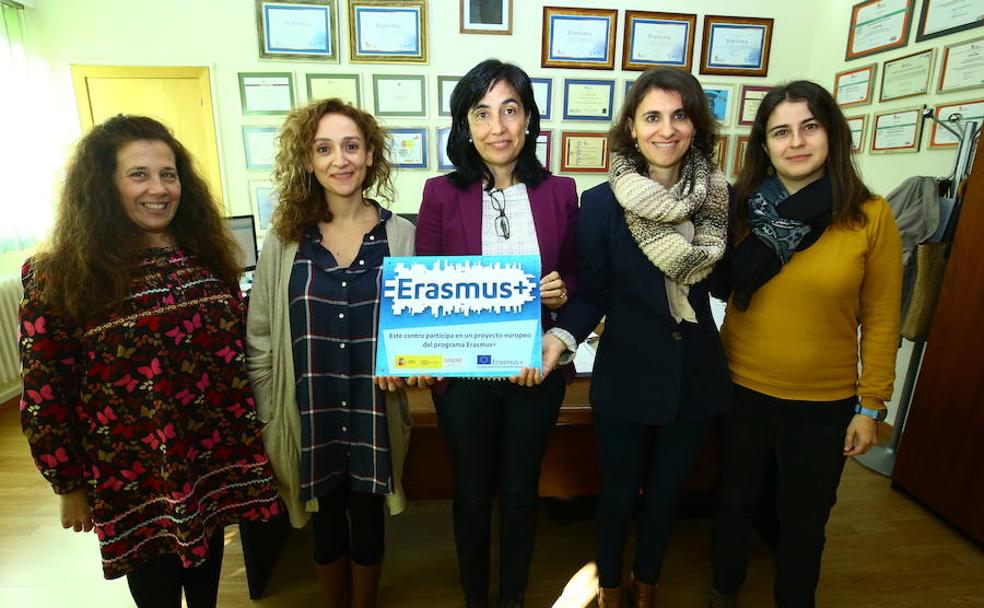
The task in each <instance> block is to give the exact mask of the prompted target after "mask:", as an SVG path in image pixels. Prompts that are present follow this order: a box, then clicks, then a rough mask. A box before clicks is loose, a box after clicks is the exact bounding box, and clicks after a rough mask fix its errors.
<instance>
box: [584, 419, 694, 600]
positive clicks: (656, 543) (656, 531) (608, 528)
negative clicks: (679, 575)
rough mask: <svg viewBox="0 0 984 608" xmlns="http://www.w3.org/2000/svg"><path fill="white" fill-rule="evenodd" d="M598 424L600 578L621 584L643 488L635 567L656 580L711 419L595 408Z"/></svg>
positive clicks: (611, 584)
mask: <svg viewBox="0 0 984 608" xmlns="http://www.w3.org/2000/svg"><path fill="white" fill-rule="evenodd" d="M594 424H595V432H596V433H597V436H598V455H599V458H600V460H601V496H600V497H599V500H598V579H599V584H600V585H601V586H602V587H618V586H619V584H620V583H621V580H622V560H623V554H624V553H625V542H626V539H627V538H628V535H629V526H630V525H631V523H632V517H633V515H635V513H636V504H637V500H638V498H639V488H642V510H641V512H640V513H639V524H638V529H637V531H636V534H637V537H636V559H635V565H634V566H633V571H634V573H635V577H636V579H637V580H638V581H640V582H643V583H647V584H656V583H657V582H659V573H660V570H661V569H662V566H663V554H664V553H665V552H666V546H667V545H668V544H669V541H670V532H671V530H672V528H673V523H674V521H675V520H676V499H677V495H678V494H679V491H680V485H681V484H682V483H683V482H684V481H685V480H686V479H687V476H688V475H689V474H690V471H691V470H692V468H693V463H694V459H695V457H696V455H697V452H698V450H699V449H700V446H701V444H702V443H703V439H704V428H705V426H706V423H705V422H704V421H702V420H700V421H686V420H675V421H673V422H670V423H668V424H664V425H660V426H650V425H646V424H640V423H638V422H632V421H630V420H623V419H621V418H613V417H611V416H606V415H604V414H599V413H597V412H595V414H594Z"/></svg>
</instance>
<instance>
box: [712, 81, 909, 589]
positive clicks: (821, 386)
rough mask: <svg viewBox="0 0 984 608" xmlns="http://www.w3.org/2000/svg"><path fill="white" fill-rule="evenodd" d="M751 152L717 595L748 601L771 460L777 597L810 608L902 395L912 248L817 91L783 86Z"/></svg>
mask: <svg viewBox="0 0 984 608" xmlns="http://www.w3.org/2000/svg"><path fill="white" fill-rule="evenodd" d="M747 150H748V152H747V155H746V157H745V163H744V166H743V168H742V171H741V175H740V176H739V178H738V183H737V185H736V197H735V200H736V201H737V203H736V208H735V213H734V218H733V223H734V232H733V234H734V235H735V239H734V243H735V245H734V248H733V251H732V252H731V255H730V256H729V257H728V263H727V267H726V268H727V274H728V275H729V278H730V288H731V297H730V299H729V301H728V309H727V313H726V316H725V321H724V327H723V328H722V331H721V339H722V342H723V345H724V348H725V353H726V355H727V357H728V363H729V367H730V369H731V376H732V380H733V382H734V384H735V396H736V407H735V409H734V410H732V411H730V412H728V413H726V414H725V415H724V416H723V418H722V429H723V430H722V434H721V446H720V448H721V461H722V468H723V470H722V482H721V488H720V493H719V498H718V504H717V506H716V508H715V514H714V525H713V533H712V565H713V574H714V589H713V592H712V598H711V602H710V605H711V606H712V607H715V608H718V607H729V606H736V605H737V603H736V597H737V594H738V591H739V589H740V587H741V585H742V583H743V581H744V578H745V570H746V566H747V563H748V547H749V540H750V537H751V532H752V514H753V511H754V509H755V504H756V501H757V499H758V496H759V493H760V490H761V487H762V480H763V477H764V474H765V471H766V468H767V467H768V465H769V462H770V460H771V459H772V458H773V456H774V457H775V458H776V461H777V462H778V487H777V492H778V516H779V538H778V545H777V547H776V571H775V585H774V596H775V601H776V605H777V606H779V607H780V608H784V607H795V608H809V607H812V606H814V603H815V600H814V596H815V593H816V587H817V581H818V580H819V577H820V560H821V555H822V553H823V545H824V527H825V526H826V523H827V518H828V516H829V514H830V509H831V508H832V507H833V506H834V503H835V502H836V500H837V485H838V483H839V481H840V476H841V471H842V470H843V467H844V461H845V458H846V457H847V456H856V455H858V454H863V453H864V452H866V451H867V450H868V449H869V448H870V447H871V445H872V444H874V442H875V440H876V435H877V424H878V421H880V420H882V419H884V417H885V401H887V400H888V399H890V398H891V394H892V384H893V381H894V378H895V352H896V346H897V343H898V333H899V308H900V290H901V255H902V254H901V244H900V239H899V234H898V230H897V229H896V227H895V222H894V220H893V218H892V213H891V210H890V209H889V207H888V204H887V203H886V202H885V200H884V199H882V198H881V197H878V196H875V195H873V194H872V193H871V192H870V191H869V190H868V188H867V187H866V186H865V185H864V183H863V182H862V181H861V178H860V177H859V176H858V173H857V170H856V168H855V166H854V164H853V160H852V157H851V132H850V129H849V128H848V125H847V121H846V120H845V119H844V116H843V114H841V111H840V109H839V108H838V107H837V102H836V101H834V99H833V98H832V97H831V95H830V93H828V92H827V91H826V90H824V89H823V88H822V87H820V86H818V85H816V84H814V83H812V82H806V81H798V82H793V83H790V84H787V85H783V86H779V87H776V88H774V89H772V91H770V92H769V93H768V94H767V95H766V96H765V98H764V99H763V100H762V105H761V106H760V108H759V110H758V113H757V115H756V117H755V123H754V124H753V125H752V132H751V135H750V138H749V142H748V148H747ZM859 329H860V332H859ZM859 336H860V346H859ZM859 356H860V359H859ZM859 362H860V364H861V365H860V373H859Z"/></svg>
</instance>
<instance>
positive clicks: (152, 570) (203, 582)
mask: <svg viewBox="0 0 984 608" xmlns="http://www.w3.org/2000/svg"><path fill="white" fill-rule="evenodd" d="M222 532H223V531H222V530H218V531H216V532H215V533H214V534H212V537H211V538H210V539H209V541H208V559H206V560H205V561H204V562H203V563H201V564H199V565H198V566H196V567H194V568H185V567H183V566H182V565H181V560H180V559H178V557H177V556H176V555H173V554H167V555H158V556H156V557H154V558H152V559H151V560H149V561H147V562H144V563H142V564H140V565H139V566H137V567H136V568H134V569H133V570H131V571H130V572H128V573H127V575H126V583H127V585H128V586H129V587H130V595H131V596H133V601H134V602H135V603H136V604H137V608H180V606H181V591H182V589H183V590H184V596H185V600H186V602H187V604H188V608H215V603H216V600H217V599H218V595H219V574H220V573H221V571H222V555H223V553H224V552H225V544H224V539H223V535H222Z"/></svg>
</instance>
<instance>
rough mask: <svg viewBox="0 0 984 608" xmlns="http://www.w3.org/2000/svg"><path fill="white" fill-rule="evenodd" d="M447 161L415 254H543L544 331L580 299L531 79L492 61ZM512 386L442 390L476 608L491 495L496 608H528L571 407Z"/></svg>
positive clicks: (546, 391)
mask: <svg viewBox="0 0 984 608" xmlns="http://www.w3.org/2000/svg"><path fill="white" fill-rule="evenodd" d="M451 116H452V125H451V133H450V135H449V137H448V150H447V151H448V157H449V158H450V159H451V162H452V163H454V166H455V169H456V171H455V172H453V173H451V174H450V175H445V176H442V177H436V178H432V179H429V180H428V181H427V183H426V184H425V186H424V196H423V202H422V203H421V205H420V213H419V214H418V216H417V245H416V249H417V255H520V254H526V255H539V256H540V259H541V267H542V269H543V273H544V276H543V278H542V279H541V281H540V294H541V301H542V303H543V308H544V310H543V318H544V326H545V327H550V326H551V325H552V322H553V318H554V316H553V315H554V314H555V313H554V312H553V311H556V310H557V309H559V308H561V307H562V306H563V305H564V304H565V303H566V302H567V299H568V295H569V293H570V292H573V288H574V282H575V280H576V279H575V272H576V269H577V263H576V259H575V250H574V240H573V237H574V224H575V218H576V215H577V193H576V191H575V188H574V180H572V179H570V178H567V177H557V176H555V175H551V174H550V173H549V172H547V171H546V170H545V169H544V168H543V167H542V165H541V164H540V162H539V160H537V158H536V152H535V151H536V138H537V135H539V133H540V112H539V110H538V109H537V106H536V101H535V100H534V98H533V87H532V85H531V84H530V78H529V76H527V74H526V73H525V72H524V71H523V70H521V69H520V68H518V67H516V66H514V65H511V64H505V63H502V62H500V61H497V60H494V59H489V60H486V61H483V62H482V63H480V64H478V65H477V66H475V67H474V68H472V69H471V70H470V71H469V72H468V73H467V74H466V75H465V76H464V77H463V78H462V79H461V80H460V81H459V82H458V84H457V86H456V87H455V89H454V92H453V93H452V94H451ZM526 371H527V372H529V373H524V374H523V375H522V376H520V377H517V378H513V379H512V382H506V381H496V380H493V379H461V378H454V379H450V380H448V381H441V382H439V383H438V384H437V385H435V386H434V387H433V389H432V390H433V395H434V404H435V406H436V408H437V416H438V422H439V424H440V427H441V430H442V432H443V433H444V436H445V438H446V439H447V442H448V444H449V446H450V448H451V460H452V468H453V471H454V534H455V544H456V547H457V551H458V567H459V570H460V577H461V585H462V588H463V590H464V594H465V601H466V604H467V605H468V606H475V607H483V608H484V607H485V606H488V590H489V549H490V537H491V517H492V495H493V493H494V491H495V489H496V487H498V488H499V490H500V513H501V525H500V543H501V545H500V552H499V555H500V563H501V568H500V576H499V581H500V582H499V605H500V606H510V607H513V606H522V605H523V594H524V592H525V590H526V582H527V577H528V573H529V565H530V561H531V558H532V556H533V539H534V536H535V534H536V506H537V486H538V484H539V478H540V461H541V460H542V459H543V453H544V451H545V449H546V446H547V439H548V438H549V437H550V431H551V430H552V429H553V426H554V424H555V423H556V421H557V414H558V412H559V411H560V404H561V401H562V400H563V398H564V390H565V381H564V376H563V375H562V374H551V375H550V376H548V377H547V378H545V379H542V382H541V378H540V375H539V371H538V370H526Z"/></svg>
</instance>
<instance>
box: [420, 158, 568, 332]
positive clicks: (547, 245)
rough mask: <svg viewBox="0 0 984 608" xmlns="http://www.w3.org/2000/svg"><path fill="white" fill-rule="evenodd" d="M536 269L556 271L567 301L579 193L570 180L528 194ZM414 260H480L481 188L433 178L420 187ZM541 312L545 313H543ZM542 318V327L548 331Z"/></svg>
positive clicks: (551, 178) (555, 180)
mask: <svg viewBox="0 0 984 608" xmlns="http://www.w3.org/2000/svg"><path fill="white" fill-rule="evenodd" d="M527 193H528V194H529V197H530V209H531V210H532V211H533V224H534V225H535V228H536V239H537V241H538V242H539V244H540V264H541V267H542V273H543V274H544V275H546V274H548V273H550V272H552V271H554V270H556V271H557V272H558V273H560V278H562V279H563V280H564V285H565V286H566V288H567V292H568V294H569V295H570V296H573V295H574V291H575V289H576V288H577V253H576V250H575V246H574V226H575V224H576V220H577V191H576V190H575V187H574V180H573V179H571V178H569V177H558V176H556V175H547V176H546V177H545V178H544V179H543V181H542V182H540V184H539V185H538V186H536V187H535V188H528V189H527ZM416 250H417V255H482V184H481V182H480V181H475V183H473V184H472V185H471V186H469V187H468V188H467V189H466V190H459V189H458V188H457V187H456V186H455V185H454V184H452V183H451V182H450V181H449V180H448V178H447V176H444V175H442V176H441V177H432V178H431V179H429V180H427V183H425V184H424V198H423V201H421V203H420V211H419V212H418V214H417V237H416ZM544 311H545V312H548V311H547V310H546V308H544ZM547 321H551V319H550V316H549V315H546V314H545V315H544V327H551V326H552V325H553V323H552V321H551V323H550V324H549V325H547V324H546V323H547Z"/></svg>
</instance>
